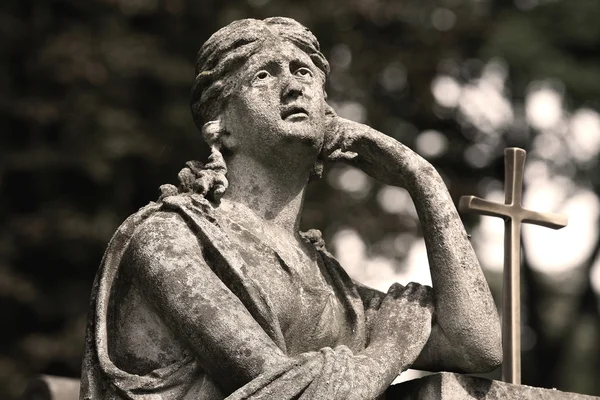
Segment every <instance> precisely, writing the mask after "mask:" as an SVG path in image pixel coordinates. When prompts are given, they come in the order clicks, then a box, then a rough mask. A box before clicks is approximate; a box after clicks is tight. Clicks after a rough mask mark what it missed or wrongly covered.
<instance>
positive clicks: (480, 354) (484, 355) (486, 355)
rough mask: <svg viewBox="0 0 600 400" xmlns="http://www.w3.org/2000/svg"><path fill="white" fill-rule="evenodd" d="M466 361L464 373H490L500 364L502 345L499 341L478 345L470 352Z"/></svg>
mask: <svg viewBox="0 0 600 400" xmlns="http://www.w3.org/2000/svg"><path fill="white" fill-rule="evenodd" d="M467 359H468V362H467V364H468V365H465V367H466V368H465V369H466V370H467V371H465V372H469V373H483V372H491V371H493V370H495V369H496V368H498V367H499V366H500V365H501V364H502V344H501V342H500V341H493V343H487V344H486V345H483V346H482V345H481V344H479V345H478V346H475V348H473V349H472V350H471V351H470V354H469V356H468V357H467Z"/></svg>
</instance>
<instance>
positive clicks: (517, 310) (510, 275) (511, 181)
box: [458, 147, 567, 384]
mask: <svg viewBox="0 0 600 400" xmlns="http://www.w3.org/2000/svg"><path fill="white" fill-rule="evenodd" d="M524 166H525V150H523V149H520V148H517V147H511V148H508V149H505V150H504V192H505V198H504V203H505V204H499V203H493V202H490V201H487V200H484V199H480V198H478V197H475V196H462V197H461V198H460V201H459V205H458V208H459V210H460V211H463V212H471V213H476V214H481V215H487V216H491V217H500V218H503V219H504V276H503V287H502V351H503V354H504V356H503V357H504V359H503V362H502V379H503V380H504V381H505V382H508V383H514V384H520V383H521V224H523V223H530V224H535V225H541V226H545V227H547V228H552V229H560V228H563V227H565V226H566V225H567V216H566V215H562V214H554V213H540V212H536V211H531V210H527V209H524V208H523V206H522V204H521V200H522V197H523V170H524Z"/></svg>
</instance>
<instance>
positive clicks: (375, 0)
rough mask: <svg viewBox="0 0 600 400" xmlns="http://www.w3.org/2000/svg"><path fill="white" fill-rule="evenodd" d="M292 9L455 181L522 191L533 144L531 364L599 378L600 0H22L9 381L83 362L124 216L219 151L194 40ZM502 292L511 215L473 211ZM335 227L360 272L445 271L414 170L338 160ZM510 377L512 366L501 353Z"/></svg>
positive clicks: (329, 173)
mask: <svg viewBox="0 0 600 400" xmlns="http://www.w3.org/2000/svg"><path fill="white" fill-rule="evenodd" d="M275 15H282V16H289V17H293V18H295V19H297V20H298V21H300V22H301V23H303V24H305V25H306V26H307V27H309V28H310V29H311V30H312V31H313V32H314V33H315V35H316V36H317V37H318V38H319V40H320V43H321V47H322V50H323V52H324V53H325V55H326V56H327V57H328V59H329V61H330V63H331V67H332V73H331V77H330V81H329V85H328V94H329V99H330V102H331V104H332V105H333V106H334V108H335V109H336V110H337V112H338V113H339V114H340V115H342V116H344V117H347V118H350V119H353V120H356V121H360V122H365V123H367V124H369V125H371V126H373V127H375V128H377V129H378V130H380V131H382V132H384V133H386V134H388V135H390V136H392V137H394V138H396V139H398V140H400V141H401V142H403V143H405V144H406V145H408V146H410V147H411V148H413V149H414V150H416V151H417V152H419V153H420V154H421V155H422V156H424V157H425V158H427V159H428V160H430V161H431V163H433V164H434V165H435V166H436V167H437V168H438V169H439V171H440V173H441V174H442V176H443V177H444V179H445V180H446V183H447V184H448V186H449V188H450V191H451V193H452V196H453V197H454V199H455V200H456V201H458V198H459V197H460V196H461V195H465V194H475V195H479V196H482V197H486V198H489V199H493V200H500V201H502V200H503V184H502V182H503V171H504V168H503V150H504V148H505V147H507V146H519V147H522V148H524V149H526V150H527V151H528V161H527V164H526V174H525V205H526V206H528V207H532V208H535V209H537V210H539V211H554V212H564V213H566V214H568V215H569V218H570V221H569V226H568V227H567V228H565V229H563V230H561V231H552V230H547V229H544V228H528V229H526V230H525V231H524V251H523V254H524V257H523V267H524V268H523V311H522V314H523V325H524V326H523V383H525V384H528V385H534V386H542V387H555V388H558V389H560V390H565V391H576V392H580V393H587V394H596V395H600V380H599V379H598V377H599V376H600V317H599V299H600V256H599V255H600V236H599V232H598V219H599V215H600V202H599V197H598V196H599V195H600V169H599V165H598V153H599V152H600V114H599V111H600V23H598V21H599V20H600V1H598V0H438V1H432V0H347V1H341V0H339V1H329V0H311V1H292V0H285V1H278V0H270V1H269V0H247V1H236V2H233V1H218V0H213V1H209V0H86V1H82V0H4V1H2V2H1V4H0V52H1V57H0V122H1V125H0V398H3V399H15V398H17V397H18V396H19V395H20V393H21V392H22V391H23V389H24V386H25V385H26V383H27V380H28V378H30V377H31V376H33V375H34V374H37V373H49V374H55V375H64V376H72V377H77V376H78V375H79V369H80V358H81V352H82V348H83V335H84V325H85V320H86V312H87V306H88V296H89V291H90V288H91V285H92V281H93V279H94V274H95V271H96V268H97V266H98V264H99V262H100V259H101V257H102V253H103V250H104V247H105V246H106V243H107V242H108V240H109V238H110V236H111V234H112V232H113V231H114V230H115V229H116V227H117V226H118V225H119V224H120V222H121V221H123V219H124V218H125V217H127V216H128V215H129V214H131V213H132V212H134V211H136V210H137V209H138V208H139V207H141V206H143V205H145V204H147V202H148V201H151V200H155V199H156V198H157V196H158V187H159V185H161V184H163V183H176V176H177V172H178V171H179V170H180V168H181V167H182V166H183V164H184V162H185V161H186V160H190V159H201V160H203V159H204V157H205V156H206V149H205V147H204V145H203V143H202V140H201V138H200V134H199V133H198V132H197V130H196V128H195V127H194V125H193V122H192V118H191V115H190V112H189V106H188V99H189V90H190V87H191V83H192V80H193V73H194V62H195V55H196V52H197V51H198V49H199V47H200V46H201V44H202V43H203V42H204V41H205V40H206V39H207V38H208V37H209V35H210V34H211V33H212V32H214V31H215V30H217V29H218V28H220V27H222V26H224V25H226V24H228V23H229V22H231V21H232V20H235V19H239V18H245V17H253V18H265V17H268V16H275ZM464 221H465V224H466V225H467V230H468V231H469V233H470V234H471V235H472V242H473V244H474V246H475V247H476V250H477V254H478V256H479V258H480V260H481V263H482V265H483V267H484V269H485V272H486V275H487V277H488V279H489V282H490V285H491V286H492V290H493V291H494V295H495V297H496V300H497V301H499V300H500V290H501V287H500V278H501V271H502V252H503V250H502V245H503V223H502V221H501V220H495V219H492V218H487V217H484V218H479V217H475V216H464ZM303 228H304V229H308V228H318V229H321V230H322V231H323V233H324V235H325V239H326V240H327V241H328V243H329V248H330V249H331V250H333V251H334V253H335V254H336V255H337V256H338V258H339V259H340V261H341V262H342V264H343V265H344V266H345V267H346V268H347V270H348V271H349V272H350V274H351V275H352V276H354V277H355V278H357V279H358V280H361V281H363V282H365V283H367V284H370V285H372V286H375V287H378V288H380V289H383V290H386V289H387V287H388V286H389V284H390V283H391V282H393V281H396V280H398V281H400V282H408V281H410V280H417V281H419V282H422V283H428V282H430V277H429V272H428V269H427V259H426V255H425V251H424V245H423V241H422V238H421V237H420V231H419V225H418V219H417V217H416V214H415V211H414V207H413V206H412V203H411V200H410V197H409V196H408V194H407V193H406V191H404V190H403V189H399V188H394V187H387V186H383V185H381V184H379V183H377V182H375V181H373V180H371V179H370V178H368V177H366V176H365V175H364V174H363V173H362V172H361V171H359V170H356V169H352V168H350V167H347V166H344V165H334V166H330V167H329V168H328V169H327V170H326V173H325V174H324V177H323V179H321V180H320V181H318V182H315V183H313V184H312V185H311V189H310V191H309V194H308V198H307V200H306V206H305V210H304V216H303ZM491 376H492V377H495V378H499V372H498V371H496V373H495V374H492V375H491Z"/></svg>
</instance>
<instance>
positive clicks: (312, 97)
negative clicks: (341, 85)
mask: <svg viewBox="0 0 600 400" xmlns="http://www.w3.org/2000/svg"><path fill="white" fill-rule="evenodd" d="M236 79H237V82H236V88H235V89H234V90H233V93H232V95H231V97H230V98H229V101H228V104H227V106H226V108H225V111H224V115H223V117H222V123H223V125H224V127H225V130H226V131H227V132H229V134H230V135H231V142H232V143H233V145H232V147H233V148H232V150H233V151H234V153H246V154H247V155H250V156H252V157H259V158H261V157H262V158H264V157H273V154H277V152H281V151H286V150H287V149H289V150H290V151H298V152H299V153H298V155H299V156H300V155H305V154H307V155H309V156H314V157H316V156H317V155H318V153H319V151H320V149H321V147H322V145H323V137H324V128H325V107H326V103H325V98H324V96H325V94H324V91H323V78H322V74H320V73H319V69H318V68H317V67H316V66H315V65H314V63H313V62H312V60H311V59H310V57H309V56H308V55H307V54H306V53H304V52H303V51H302V50H300V49H298V48H297V47H296V46H294V45H293V44H291V43H289V42H282V41H279V40H273V41H272V43H268V44H266V45H265V46H263V48H262V50H261V51H259V52H258V53H256V54H254V55H253V56H251V57H250V58H249V59H248V61H247V62H246V64H245V65H244V66H243V67H242V68H241V69H240V70H239V72H238V75H237V76H236ZM273 152H275V153H273Z"/></svg>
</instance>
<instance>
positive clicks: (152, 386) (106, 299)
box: [81, 193, 400, 400]
mask: <svg viewBox="0 0 600 400" xmlns="http://www.w3.org/2000/svg"><path fill="white" fill-rule="evenodd" d="M158 212H168V213H177V214H178V215H180V216H181V217H182V218H183V219H184V220H185V221H186V222H187V224H188V226H189V227H190V229H191V230H192V232H194V234H195V235H196V237H197V239H198V241H199V242H200V243H201V244H202V245H203V246H204V247H205V248H206V249H208V252H209V253H211V254H213V255H214V257H212V258H211V260H210V262H208V265H209V267H210V268H211V269H212V271H213V272H214V273H215V274H216V275H217V276H218V277H219V279H221V281H222V282H223V283H224V284H225V285H226V286H227V288H228V289H229V290H230V291H231V295H232V296H236V297H237V298H239V300H241V302H242V303H243V306H244V307H245V309H246V310H247V311H248V312H249V313H250V314H251V315H252V317H253V318H254V319H255V320H256V322H258V324H259V325H260V327H261V328H262V330H264V332H265V333H266V334H267V335H268V336H269V337H270V339H271V340H272V341H273V342H274V343H275V344H276V345H277V346H278V347H279V349H281V351H282V352H283V353H284V354H288V355H290V358H289V359H288V360H289V361H287V362H285V363H282V364H281V365H277V366H276V367H275V368H272V369H270V370H266V371H264V372H263V373H262V374H261V375H259V376H257V377H256V378H254V379H252V380H251V381H250V382H248V383H247V384H245V385H243V386H242V387H240V388H239V389H238V390H236V391H235V392H234V393H231V394H229V395H228V396H227V397H226V398H227V399H230V400H235V399H282V400H285V399H296V398H300V399H317V398H318V399H353V398H355V399H364V398H366V397H365V395H364V393H365V392H363V389H365V388H364V386H365V383H364V382H369V380H370V379H372V380H373V381H376V380H377V379H378V377H377V376H373V377H369V376H368V375H369V374H373V373H374V371H375V369H374V368H373V369H369V368H365V367H364V365H362V366H359V365H358V364H357V363H356V362H355V360H356V355H357V354H358V353H360V352H361V351H362V350H364V349H365V347H366V345H367V344H368V328H367V326H368V319H369V318H370V316H371V315H373V313H375V312H377V308H378V306H379V304H380V303H381V301H382V297H383V296H384V295H383V294H382V293H380V292H377V291H375V290H372V289H369V288H366V287H364V286H361V285H359V284H356V283H355V282H353V281H352V279H351V278H350V277H349V276H348V275H347V274H346V272H345V271H344V270H343V269H342V268H341V267H340V265H339V264H338V262H337V261H336V260H335V259H334V258H333V257H332V256H331V254H329V253H328V252H327V251H326V250H325V248H324V246H323V244H322V242H320V241H319V237H318V235H315V234H314V232H312V233H310V234H309V235H308V236H309V237H310V238H311V239H312V242H313V244H314V245H315V247H316V249H317V252H318V255H319V259H320V262H321V267H322V268H323V269H324V270H325V272H326V274H327V276H328V277H329V278H330V279H329V284H330V285H331V286H332V290H333V291H334V292H335V293H336V297H337V299H338V301H339V307H338V309H342V310H343V316H342V318H340V315H339V312H338V313H337V314H336V311H335V308H334V309H330V307H329V308H328V306H327V304H325V305H324V306H323V307H322V308H319V310H320V311H319V313H320V315H319V313H317V314H314V313H313V314H314V315H309V316H299V318H297V319H298V321H296V323H301V324H316V326H317V327H318V329H317V330H316V331H317V332H318V331H319V330H321V329H322V330H324V331H325V332H327V331H331V332H334V333H332V334H331V335H332V337H335V338H336V339H335V340H332V343H329V346H327V345H326V344H327V343H321V342H319V341H318V340H316V339H314V338H313V339H312V340H314V341H315V342H314V343H315V346H316V347H314V348H312V349H311V351H303V352H301V353H298V354H295V353H296V352H297V350H298V348H299V345H298V343H302V341H303V340H305V338H303V337H299V336H301V335H302V334H303V332H304V331H303V330H302V329H293V327H286V329H285V330H283V329H282V326H281V323H280V319H279V318H278V316H277V315H276V312H275V309H276V307H275V306H274V304H273V302H272V299H271V298H270V296H269V290H268V288H267V287H265V285H264V283H262V284H261V283H260V282H258V281H257V280H256V279H253V278H252V276H251V273H250V272H251V268H252V267H253V266H252V265H247V263H246V261H245V260H244V258H243V257H242V256H241V255H240V251H239V250H240V249H238V248H236V245H235V244H234V243H233V241H232V240H231V239H230V238H229V237H228V236H227V234H226V233H225V232H224V230H223V229H222V227H221V226H220V223H219V221H218V220H217V217H216V213H215V208H214V206H213V205H212V203H209V202H208V201H207V200H206V199H205V198H204V197H202V196H200V195H198V194H190V193H184V194H176V195H171V196H166V197H164V198H161V199H160V200H159V201H158V202H156V203H154V202H153V203H150V204H149V205H147V206H146V207H143V208H142V209H140V210H139V211H138V212H137V213H135V214H133V215H132V216H130V217H129V218H128V219H127V220H126V221H125V222H124V223H123V224H122V225H121V226H120V227H119V228H118V230H117V231H116V233H115V234H114V236H113V238H112V239H111V241H110V243H109V245H108V248H107V250H106V252H105V255H104V258H103V260H102V263H101V266H100V269H99V271H98V273H97V276H96V280H95V282H94V286H93V291H92V298H91V307H90V314H89V316H88V326H87V333H86V341H85V352H84V360H83V369H82V385H81V398H82V399H135V400H142V399H191V398H194V399H217V398H223V397H225V395H223V394H222V393H221V392H220V391H219V390H218V389H217V386H216V385H215V383H214V381H213V380H212V379H211V377H210V376H208V374H207V373H206V372H205V371H204V370H203V369H202V367H201V366H200V364H199V362H198V359H197V357H196V356H195V355H194V354H193V352H191V351H190V352H188V353H186V354H185V355H184V356H182V357H181V358H180V359H179V360H176V361H174V362H172V363H171V364H169V365H166V366H162V367H160V368H157V369H155V370H152V371H147V372H146V373H142V374H139V373H133V372H130V371H128V368H127V367H126V366H123V365H117V363H116V362H115V361H114V360H113V359H111V356H110V352H109V346H110V340H109V330H110V329H118V327H115V326H110V316H109V314H110V313H111V312H112V311H111V306H110V305H111V299H110V296H111V293H112V289H113V286H114V285H115V281H116V280H117V279H118V273H119V268H122V266H121V264H122V261H123V256H124V253H125V251H126V249H127V248H128V246H129V244H130V242H131V240H132V237H133V235H134V234H135V232H136V230H137V229H138V227H139V226H140V225H141V224H143V223H144V221H146V220H148V219H149V218H151V217H152V216H153V215H156V214H157V213H158ZM148 290H151V288H149V289H148ZM324 301H325V302H326V299H325V300H324ZM328 310H329V311H328ZM336 315H337V318H336V317H335V316H336ZM305 318H308V320H306V321H304V320H303V319H305ZM332 324H333V325H335V326H332ZM326 336H327V335H326ZM321 339H323V338H321ZM325 342H327V337H325ZM323 344H325V345H323ZM300 347H301V346H300ZM309 347H310V346H309ZM292 348H296V350H295V351H294V350H292ZM215 362H219V361H218V360H215ZM398 372H400V371H398ZM365 377H366V378H365ZM359 378H360V379H359ZM361 382H362V383H361Z"/></svg>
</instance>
